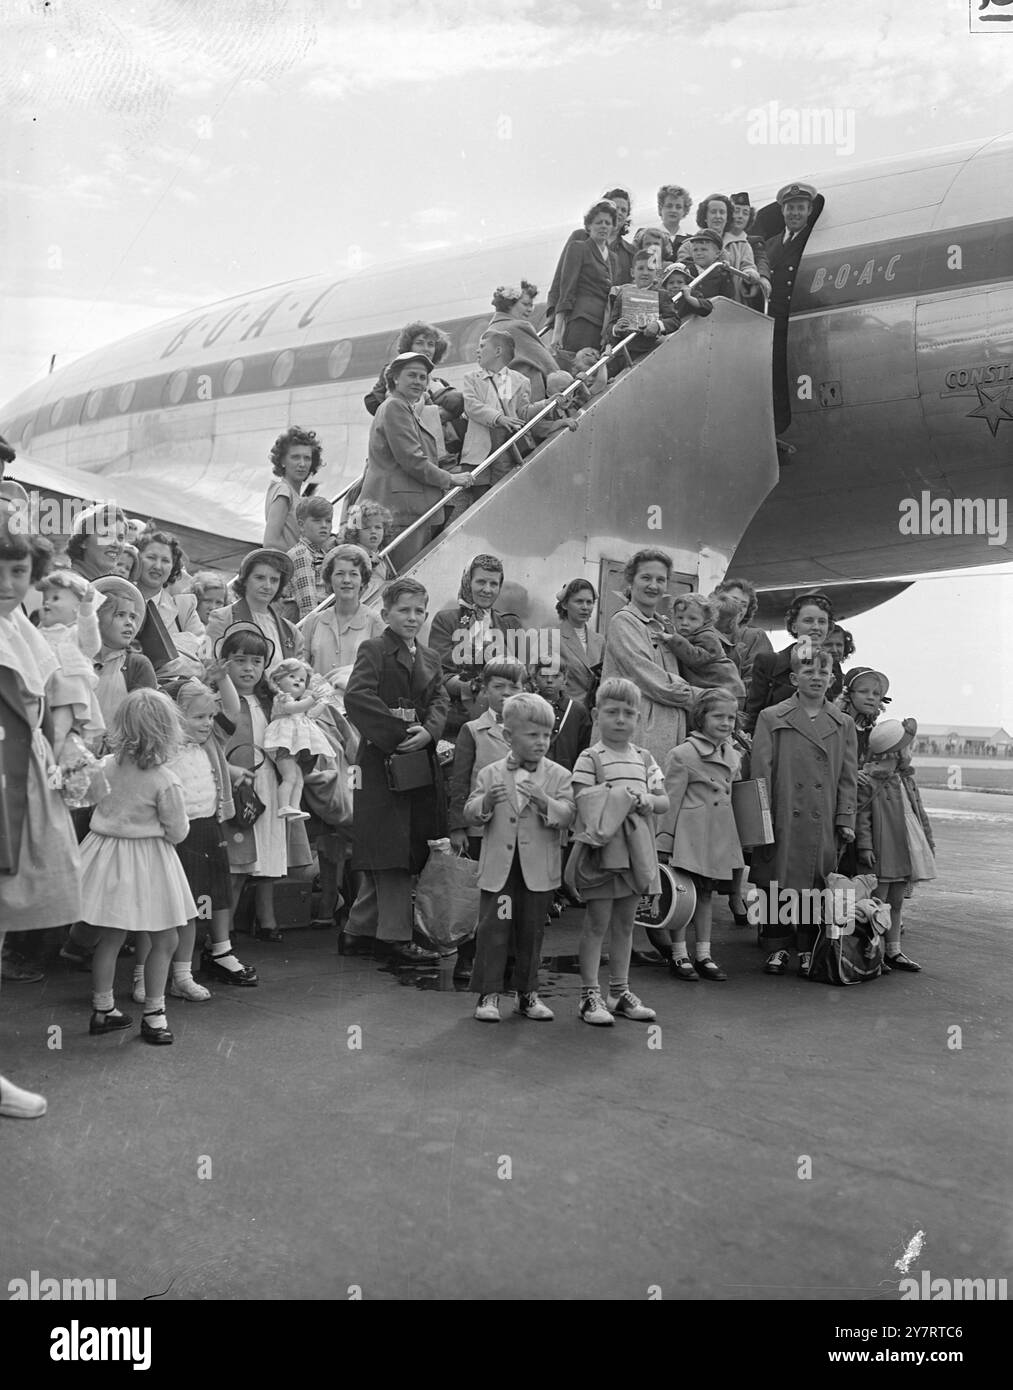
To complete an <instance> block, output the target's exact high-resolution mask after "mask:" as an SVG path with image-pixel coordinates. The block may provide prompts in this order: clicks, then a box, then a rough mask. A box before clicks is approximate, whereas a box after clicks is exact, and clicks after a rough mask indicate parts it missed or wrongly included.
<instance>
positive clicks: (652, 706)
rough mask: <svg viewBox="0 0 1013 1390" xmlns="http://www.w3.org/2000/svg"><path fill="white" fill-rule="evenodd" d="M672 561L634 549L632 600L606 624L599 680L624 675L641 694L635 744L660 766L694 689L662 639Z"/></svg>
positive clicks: (678, 734) (677, 736)
mask: <svg viewBox="0 0 1013 1390" xmlns="http://www.w3.org/2000/svg"><path fill="white" fill-rule="evenodd" d="M671 574H672V560H671V557H670V556H669V555H666V554H665V552H664V551H663V550H654V549H645V550H638V551H637V552H636V554H635V555H633V556H632V557H631V559H630V560H629V561H628V563H627V565H626V582H627V583H628V584H629V586H630V587H629V594H630V601H629V603H628V604H627V605H626V607H625V608H620V610H619V612H618V613H615V614H613V616H612V618H611V619H610V620H609V625H608V632H607V633H606V636H605V656H604V660H603V663H602V680H608V678H609V677H610V676H622V677H624V678H625V679H626V680H629V681H632V682H633V684H634V685H635V686H636V687H637V689H638V690H639V691H640V697H641V705H640V724H639V725H638V728H637V732H636V734H635V735H634V741H635V742H636V743H638V744H639V745H640V746H641V747H642V748H646V749H647V750H648V751H649V752H650V753H651V754H652V755H653V757H654V760H655V762H656V763H657V764H658V766H659V767H664V766H665V764H666V763H667V762H668V755H669V753H670V752H671V750H672V749H673V748H674V747H675V745H676V744H677V743H682V741H683V739H684V738H685V737H686V713H687V711H688V709H689V708H690V706H691V705H692V703H693V687H692V686H691V685H688V684H687V683H686V681H684V680H683V679H682V677H681V676H680V675H679V663H678V661H677V660H676V658H675V656H674V654H673V652H672V650H671V648H670V647H669V645H668V643H667V641H666V638H667V637H668V636H669V634H670V632H671V628H668V627H666V626H665V624H664V623H663V622H662V621H661V619H660V618H659V617H658V614H657V609H658V604H659V603H660V601H661V599H662V598H663V597H664V596H665V594H666V592H667V590H668V581H669V579H670V578H671Z"/></svg>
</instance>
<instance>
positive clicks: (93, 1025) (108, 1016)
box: [88, 1009, 134, 1037]
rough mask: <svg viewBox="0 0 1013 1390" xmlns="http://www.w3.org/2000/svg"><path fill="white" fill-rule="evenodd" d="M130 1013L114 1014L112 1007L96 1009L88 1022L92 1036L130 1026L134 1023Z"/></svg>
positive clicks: (116, 1031) (114, 1031)
mask: <svg viewBox="0 0 1013 1390" xmlns="http://www.w3.org/2000/svg"><path fill="white" fill-rule="evenodd" d="M133 1021H134V1020H133V1019H132V1018H131V1016H130V1015H129V1014H114V1013H113V1011H112V1009H96V1010H95V1011H94V1013H93V1014H92V1016H91V1019H90V1021H89V1023H88V1032H89V1033H91V1035H92V1037H97V1036H99V1035H100V1034H102V1033H118V1032H119V1031H120V1029H121V1028H129V1027H130V1025H131V1024H132V1023H133Z"/></svg>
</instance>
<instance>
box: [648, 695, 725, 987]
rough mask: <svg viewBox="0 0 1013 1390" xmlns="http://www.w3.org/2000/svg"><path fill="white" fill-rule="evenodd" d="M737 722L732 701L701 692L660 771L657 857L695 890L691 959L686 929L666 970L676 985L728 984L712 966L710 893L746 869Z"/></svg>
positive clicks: (674, 941) (678, 935)
mask: <svg viewBox="0 0 1013 1390" xmlns="http://www.w3.org/2000/svg"><path fill="white" fill-rule="evenodd" d="M737 714H738V701H737V699H736V698H735V696H734V695H733V694H731V693H730V692H729V691H727V690H721V689H719V688H715V689H713V690H705V691H704V693H703V694H702V695H701V696H700V697H699V699H698V700H697V701H696V703H695V704H694V706H693V710H692V714H691V715H690V727H691V733H690V735H689V737H688V738H687V739H686V741H685V742H684V743H680V744H679V745H678V746H677V747H675V748H673V749H672V751H671V753H670V754H669V755H668V763H667V766H666V768H665V791H666V792H667V793H668V801H669V807H668V812H667V813H666V815H665V816H664V818H663V820H662V822H661V827H660V829H659V832H658V842H657V844H658V856H659V858H661V859H662V860H665V861H667V862H668V863H670V864H671V865H672V866H673V867H674V868H677V869H681V870H682V871H683V873H686V874H689V876H690V877H691V878H692V879H693V882H694V884H695V886H696V911H695V912H694V913H693V918H692V922H691V923H690V925H691V926H692V928H693V931H694V933H695V936H696V959H695V960H694V961H691V960H690V958H689V953H688V951H687V948H686V933H687V928H686V927H683V928H682V929H681V930H680V931H678V932H677V933H676V934H675V935H674V936H673V938H672V948H671V959H670V960H669V970H670V971H671V973H672V974H673V975H674V976H675V978H676V979H678V980H696V979H697V978H699V979H701V980H726V979H727V978H728V976H727V975H726V974H725V972H724V971H723V970H722V969H721V967H720V966H719V965H718V964H717V963H716V962H715V961H714V960H712V959H711V917H712V911H713V905H712V897H713V894H714V892H715V891H717V892H721V891H723V890H722V888H721V884H722V883H727V881H728V880H730V879H731V878H732V876H733V875H734V873H735V872H736V870H738V869H741V868H743V867H744V864H745V861H744V859H743V857H742V847H741V845H740V843H739V836H738V831H737V830H736V828H735V817H734V816H733V815H732V783H733V782H734V781H735V779H736V777H737V775H738V771H739V762H740V757H739V754H738V753H737V752H736V751H735V749H734V747H733V746H732V736H733V734H734V733H735V720H736V716H737ZM724 891H727V889H725V890H724ZM663 954H667V953H666V952H663Z"/></svg>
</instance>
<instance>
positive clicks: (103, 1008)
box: [91, 989, 119, 1014]
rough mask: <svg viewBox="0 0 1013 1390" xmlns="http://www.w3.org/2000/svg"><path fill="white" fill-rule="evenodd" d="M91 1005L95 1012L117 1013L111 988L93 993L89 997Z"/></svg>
mask: <svg viewBox="0 0 1013 1390" xmlns="http://www.w3.org/2000/svg"><path fill="white" fill-rule="evenodd" d="M91 1006H92V1008H93V1009H94V1010H95V1012H96V1013H97V1014H109V1013H116V1014H118V1013H119V1009H118V1008H117V1007H116V1001H115V1000H114V998H113V992H112V990H111V989H107V990H103V991H102V992H101V993H97V992H96V993H95V994H93V995H92V997H91Z"/></svg>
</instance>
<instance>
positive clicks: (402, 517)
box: [358, 352, 471, 569]
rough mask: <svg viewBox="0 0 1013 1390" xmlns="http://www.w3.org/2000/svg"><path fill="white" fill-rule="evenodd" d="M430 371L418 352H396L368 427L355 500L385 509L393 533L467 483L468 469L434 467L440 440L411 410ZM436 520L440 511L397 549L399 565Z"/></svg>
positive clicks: (423, 541) (424, 540)
mask: <svg viewBox="0 0 1013 1390" xmlns="http://www.w3.org/2000/svg"><path fill="white" fill-rule="evenodd" d="M432 370H433V364H432V362H431V361H430V359H429V358H428V357H426V356H425V355H424V354H423V353H421V352H402V353H399V355H398V356H397V357H395V358H394V360H393V362H392V363H391V364H390V366H389V367H388V368H387V374H386V375H387V386H388V391H389V394H388V395H387V398H386V399H385V400H384V401H383V402H382V403H381V404H380V406H379V408H378V410H377V412H376V414H375V415H374V416H373V423H372V425H371V426H370V430H369V456H368V458H367V460H366V472H365V474H364V475H363V479H362V489H361V491H360V493H359V497H358V500H359V501H360V502H366V501H370V502H379V503H380V504H381V505H382V506H384V507H387V508H389V510H390V511H391V513H392V514H393V517H394V529H395V532H396V533H397V534H400V532H402V531H404V530H406V529H407V528H408V527H409V526H411V524H412V522H413V521H416V520H417V519H418V518H419V517H420V516H424V515H425V513H426V512H428V511H429V510H430V509H431V508H432V507H434V506H435V505H436V503H437V502H439V500H440V498H441V497H442V496H443V494H444V493H445V492H449V491H450V489H451V488H452V487H455V486H460V487H470V485H471V483H470V478H469V477H468V475H467V474H461V475H460V476H455V475H454V474H453V473H448V472H447V470H446V469H445V468H441V467H440V466H439V463H438V462H437V460H438V459H439V458H440V457H441V455H442V453H443V447H442V440H438V439H437V438H436V437H435V436H434V435H432V434H430V432H429V430H427V429H426V428H425V426H424V425H423V424H422V422H421V420H420V419H419V417H418V415H417V414H416V413H415V406H416V405H417V404H418V402H419V401H420V400H421V399H422V397H423V396H424V395H425V392H426V390H427V389H428V386H429V376H430V373H431V372H432ZM438 521H439V513H438V514H437V516H436V518H435V519H434V520H431V521H430V522H429V524H428V525H426V526H420V527H419V528H418V529H417V530H416V531H413V532H412V534H411V535H410V536H409V537H408V538H407V539H406V540H405V542H404V544H403V545H399V546H398V547H397V548H396V550H395V551H394V559H395V562H396V563H397V566H398V568H399V569H403V568H404V566H405V565H406V564H407V563H408V561H409V560H412V559H414V557H415V556H416V555H417V554H418V553H419V551H420V550H423V549H424V548H425V546H427V545H428V544H429V542H430V540H431V539H432V537H433V535H434V533H435V529H436V523H437V522H438Z"/></svg>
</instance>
